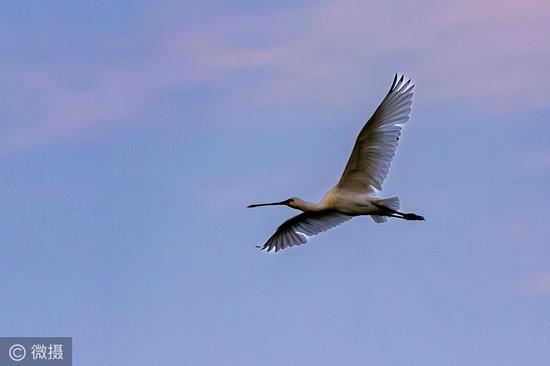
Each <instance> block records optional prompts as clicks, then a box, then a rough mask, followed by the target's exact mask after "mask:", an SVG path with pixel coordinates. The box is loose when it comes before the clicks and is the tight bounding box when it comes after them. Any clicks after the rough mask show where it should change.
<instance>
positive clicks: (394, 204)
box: [376, 197, 399, 211]
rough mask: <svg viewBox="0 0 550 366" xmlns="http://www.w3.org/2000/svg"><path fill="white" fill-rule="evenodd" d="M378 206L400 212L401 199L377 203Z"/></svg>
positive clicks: (384, 200)
mask: <svg viewBox="0 0 550 366" xmlns="http://www.w3.org/2000/svg"><path fill="white" fill-rule="evenodd" d="M376 205H377V206H382V207H385V208H389V209H390V210H392V211H399V197H392V198H386V199H383V200H378V201H376Z"/></svg>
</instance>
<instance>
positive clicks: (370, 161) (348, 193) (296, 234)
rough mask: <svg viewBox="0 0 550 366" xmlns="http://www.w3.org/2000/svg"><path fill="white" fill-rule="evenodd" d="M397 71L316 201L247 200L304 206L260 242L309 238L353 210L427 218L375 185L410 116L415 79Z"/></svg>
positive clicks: (383, 217)
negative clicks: (335, 180)
mask: <svg viewBox="0 0 550 366" xmlns="http://www.w3.org/2000/svg"><path fill="white" fill-rule="evenodd" d="M403 79H404V76H401V78H400V79H399V81H397V75H395V77H394V79H393V83H392V85H391V87H390V90H389V92H388V94H387V95H386V97H385V98H384V100H382V103H380V105H379V106H378V108H376V111H375V112H374V114H373V115H372V117H371V118H370V119H369V120H368V121H367V123H366V124H365V126H364V127H363V129H362V130H361V132H359V136H358V137H357V140H356V141H355V146H354V147H353V150H352V152H351V156H350V158H349V160H348V163H347V165H346V167H345V169H344V173H343V174H342V177H341V178H340V181H339V182H338V184H336V186H334V188H332V189H331V190H330V191H329V192H328V193H327V194H326V195H325V196H324V197H323V199H322V200H321V202H319V203H317V204H315V203H310V202H306V201H304V200H302V199H300V198H297V197H292V198H289V199H287V200H284V201H281V202H273V203H259V204H253V205H250V206H248V208H252V207H260V206H274V205H285V206H289V207H291V208H294V209H297V210H300V211H303V212H302V213H301V214H299V215H297V216H294V217H292V218H290V219H288V220H287V221H285V222H283V223H282V224H281V225H280V226H279V227H278V228H277V231H276V232H275V233H274V234H273V235H272V236H271V237H270V238H269V239H268V240H267V242H266V243H265V244H264V245H262V246H258V248H260V249H266V250H267V251H268V252H269V251H271V250H272V249H275V251H276V252H277V251H279V250H280V249H284V248H287V247H292V246H294V245H300V244H305V243H306V242H307V240H306V236H312V235H317V234H319V233H321V232H323V231H327V230H328V229H332V228H333V227H335V226H337V225H340V224H342V223H344V222H346V221H348V220H350V219H352V218H353V217H354V216H360V215H370V216H371V217H372V219H373V220H374V222H376V223H383V222H386V221H387V217H396V218H399V219H404V220H424V217H422V216H419V215H416V214H414V213H403V212H399V211H398V210H399V198H397V197H392V198H386V199H380V198H378V197H376V191H381V190H382V183H383V182H384V179H385V178H386V175H387V174H388V171H389V168H390V164H391V161H392V159H393V157H394V155H395V149H396V147H397V143H398V141H399V136H400V135H401V126H402V125H403V124H404V123H405V122H407V121H408V120H409V114H410V112H411V104H412V96H413V88H414V85H411V80H408V81H404V80H403Z"/></svg>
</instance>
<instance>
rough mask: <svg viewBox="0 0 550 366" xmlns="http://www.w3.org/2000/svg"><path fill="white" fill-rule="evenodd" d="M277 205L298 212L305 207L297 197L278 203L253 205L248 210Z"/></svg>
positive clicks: (302, 201)
mask: <svg viewBox="0 0 550 366" xmlns="http://www.w3.org/2000/svg"><path fill="white" fill-rule="evenodd" d="M278 205H282V206H288V207H292V208H295V209H298V210H300V209H301V208H303V207H304V206H305V201H304V200H302V199H300V198H298V197H290V198H289V199H286V200H284V201H280V202H270V203H255V204H252V205H249V206H248V208H254V207H261V206H278Z"/></svg>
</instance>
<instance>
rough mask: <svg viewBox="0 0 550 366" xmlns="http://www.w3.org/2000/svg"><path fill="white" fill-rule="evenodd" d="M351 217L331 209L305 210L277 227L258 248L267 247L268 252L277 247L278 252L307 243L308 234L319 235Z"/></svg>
mask: <svg viewBox="0 0 550 366" xmlns="http://www.w3.org/2000/svg"><path fill="white" fill-rule="evenodd" d="M351 218H352V216H348V215H345V214H342V213H340V212H336V211H329V210H327V211H320V212H303V213H301V214H299V215H296V216H294V217H291V218H290V219H288V220H286V221H285V222H283V223H282V224H281V226H279V227H278V228H277V231H276V232H275V234H273V235H272V236H271V237H270V238H269V239H268V240H267V242H266V243H265V244H264V245H263V246H259V247H258V248H260V249H266V250H267V251H268V252H269V251H271V250H272V249H275V251H276V252H277V251H279V250H280V249H284V248H287V247H292V246H294V245H300V244H305V243H306V242H307V239H306V236H312V235H317V234H319V233H321V232H323V231H327V230H329V229H332V228H333V227H335V226H337V225H340V224H342V223H344V222H346V221H348V220H350V219H351Z"/></svg>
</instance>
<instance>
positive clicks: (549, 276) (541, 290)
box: [527, 272, 550, 294]
mask: <svg viewBox="0 0 550 366" xmlns="http://www.w3.org/2000/svg"><path fill="white" fill-rule="evenodd" d="M527 289H528V290H529V291H530V292H532V293H535V294H550V273H549V272H546V273H540V274H539V275H537V276H535V277H533V278H532V279H531V280H530V281H529V282H528V283H527Z"/></svg>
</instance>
